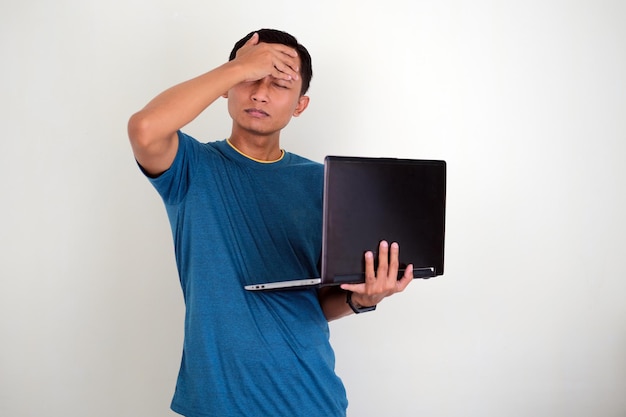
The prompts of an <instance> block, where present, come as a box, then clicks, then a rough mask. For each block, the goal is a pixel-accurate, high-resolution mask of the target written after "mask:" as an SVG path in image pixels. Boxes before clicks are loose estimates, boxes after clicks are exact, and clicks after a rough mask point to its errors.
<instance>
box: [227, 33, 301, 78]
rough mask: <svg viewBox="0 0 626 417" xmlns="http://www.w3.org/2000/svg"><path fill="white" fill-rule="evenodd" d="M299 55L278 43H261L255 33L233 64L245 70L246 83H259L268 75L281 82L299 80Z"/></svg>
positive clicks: (241, 49) (238, 53) (240, 50)
mask: <svg viewBox="0 0 626 417" xmlns="http://www.w3.org/2000/svg"><path fill="white" fill-rule="evenodd" d="M299 62H300V61H299V59H298V53H297V52H296V50H295V49H293V48H290V47H288V46H286V45H282V44H278V43H264V42H261V43H259V35H258V34H257V33H255V34H254V35H252V37H251V38H250V39H249V40H248V41H247V42H246V43H245V44H244V45H243V46H242V47H241V48H240V49H239V50H238V51H237V55H236V56H235V59H234V60H233V64H238V65H241V68H243V69H244V78H245V81H257V80H260V79H263V78H265V77H267V76H268V75H269V76H271V77H274V78H277V79H281V80H287V81H289V80H297V79H298V78H299V77H300V75H299V71H300V67H299Z"/></svg>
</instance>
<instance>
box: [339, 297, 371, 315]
mask: <svg viewBox="0 0 626 417" xmlns="http://www.w3.org/2000/svg"><path fill="white" fill-rule="evenodd" d="M346 303H347V304H348V305H349V306H350V309H352V311H354V313H355V314H360V313H366V312H368V311H374V310H376V305H373V306H366V305H362V304H361V303H359V302H358V301H356V300H353V299H352V291H348V293H347V294H346Z"/></svg>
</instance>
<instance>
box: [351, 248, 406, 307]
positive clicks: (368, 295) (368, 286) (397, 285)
mask: <svg viewBox="0 0 626 417" xmlns="http://www.w3.org/2000/svg"><path fill="white" fill-rule="evenodd" d="M399 252H400V247H399V246H398V244H397V243H395V242H393V243H392V244H391V246H390V245H389V243H388V242H387V241H384V240H383V241H382V242H380V245H379V247H378V268H377V269H376V271H375V270H374V254H373V253H372V251H367V252H365V282H364V283H361V284H341V288H342V289H344V290H347V291H352V293H353V294H352V300H353V302H354V303H357V304H358V305H360V306H363V307H366V306H367V307H369V306H375V305H377V304H378V303H380V302H381V301H382V300H383V298H386V297H388V296H390V295H392V294H395V293H398V292H402V291H404V289H405V288H406V287H407V286H408V285H409V284H410V283H411V281H413V265H408V266H407V267H406V269H405V271H404V275H403V276H402V278H400V279H398V269H399V267H400V264H399V261H398V258H399Z"/></svg>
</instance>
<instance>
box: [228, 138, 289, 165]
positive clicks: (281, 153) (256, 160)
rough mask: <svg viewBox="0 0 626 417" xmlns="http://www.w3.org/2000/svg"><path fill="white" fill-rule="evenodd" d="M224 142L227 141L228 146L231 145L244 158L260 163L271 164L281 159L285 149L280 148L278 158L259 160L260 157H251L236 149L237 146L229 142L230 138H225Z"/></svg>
mask: <svg viewBox="0 0 626 417" xmlns="http://www.w3.org/2000/svg"><path fill="white" fill-rule="evenodd" d="M226 143H228V144H229V145H230V147H231V148H233V149H234V150H236V151H237V152H238V153H239V154H240V155H243V156H245V157H246V158H248V159H251V160H253V161H254V162H258V163H260V164H273V163H274V162H278V161H280V160H281V159H283V158H284V156H285V150H284V149H281V150H280V157H279V158H278V159H275V160H273V161H263V160H261V159H256V158H253V157H251V156H250V155H246V154H245V153H243V152H241V151H240V150H239V149H237V148H236V147H235V145H233V144H232V143H230V139H226Z"/></svg>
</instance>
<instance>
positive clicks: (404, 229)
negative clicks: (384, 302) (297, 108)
mask: <svg viewBox="0 0 626 417" xmlns="http://www.w3.org/2000/svg"><path fill="white" fill-rule="evenodd" d="M445 211H446V162H445V161H440V160H416V159H397V158H366V157H349V156H327V157H326V158H325V160H324V200H323V230H322V259H321V277H311V278H306V279H297V280H293V281H280V282H268V283H261V284H253V285H247V286H245V289H246V290H250V291H264V290H265V291H267V290H280V289H297V288H302V287H314V286H320V287H321V286H329V285H340V284H345V283H361V282H365V261H364V253H365V251H367V250H371V251H373V252H374V259H375V260H377V259H378V254H377V251H378V245H379V243H380V241H381V240H387V241H388V242H389V243H391V242H398V244H399V246H400V255H399V258H400V259H399V260H400V268H399V271H398V279H400V278H401V277H402V276H403V275H404V270H405V268H406V267H407V266H408V265H409V264H413V277H414V278H431V277H435V276H438V275H443V271H444V237H445ZM376 263H377V262H376ZM375 266H376V265H375Z"/></svg>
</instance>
